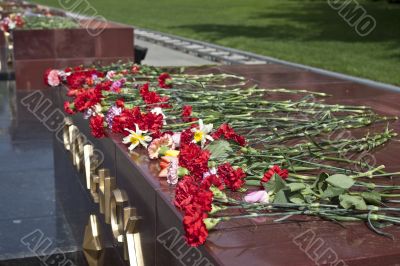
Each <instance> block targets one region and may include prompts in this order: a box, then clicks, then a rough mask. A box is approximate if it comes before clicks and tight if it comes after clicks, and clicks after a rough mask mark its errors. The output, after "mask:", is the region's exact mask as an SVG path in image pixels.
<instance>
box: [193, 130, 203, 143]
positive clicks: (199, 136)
mask: <svg viewBox="0 0 400 266" xmlns="http://www.w3.org/2000/svg"><path fill="white" fill-rule="evenodd" d="M203 136H204V133H203V131H201V130H197V131H196V132H195V133H194V141H196V142H199V141H201V140H202V139H203Z"/></svg>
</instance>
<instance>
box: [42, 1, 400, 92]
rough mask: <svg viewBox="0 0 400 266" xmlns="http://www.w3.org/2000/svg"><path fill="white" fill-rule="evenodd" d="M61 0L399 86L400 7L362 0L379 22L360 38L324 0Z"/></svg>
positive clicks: (111, 16)
mask: <svg viewBox="0 0 400 266" xmlns="http://www.w3.org/2000/svg"><path fill="white" fill-rule="evenodd" d="M35 2H37V3H41V4H46V5H50V6H51V5H53V6H58V3H59V1H56V0H35ZM61 2H64V3H66V2H68V3H69V5H72V3H78V2H82V3H90V4H91V5H92V6H93V7H94V8H95V9H96V11H97V12H98V13H99V14H100V15H103V16H104V17H105V18H107V19H110V20H114V21H118V22H123V23H127V24H131V25H135V26H138V27H142V28H147V29H153V30H157V31H161V32H165V33H171V34H176V35H179V36H184V37H189V38H193V39H196V40H202V41H207V42H211V43H216V44H220V45H224V46H228V47H233V48H237V49H241V50H245V51H250V52H254V53H258V54H262V55H267V56H272V57H276V58H279V59H284V60H288V61H292V62H296V63H302V64H306V65H310V66H315V67H320V68H324V69H328V70H333V71H337V72H341V73H346V74H350V75H354V76H358V77H365V78H369V79H372V80H378V81H383V82H387V83H392V84H396V85H400V75H399V70H400V4H388V3H387V2H386V1H363V0H358V2H359V3H360V4H361V6H362V7H363V8H365V10H366V11H367V13H368V14H369V15H371V16H372V17H374V18H375V20H376V28H375V29H374V30H373V31H372V33H371V34H369V35H368V36H366V37H360V36H359V35H358V34H357V33H356V31H355V29H354V28H353V27H350V26H349V25H348V24H347V22H346V21H344V20H343V19H342V18H341V17H340V16H339V14H338V12H337V11H336V10H333V9H332V8H331V7H330V6H329V5H328V1H326V0H314V1H312V0H308V1H307V0H233V1H232V0H151V1H145V0H141V1H139V0H116V1H109V0H88V2H86V1H80V0H75V1H62V0H61ZM331 2H332V1H331ZM84 8H85V5H84V4H80V6H79V7H78V8H76V9H75V10H73V11H75V12H81V11H80V10H83V9H84ZM116 41H118V40H116Z"/></svg>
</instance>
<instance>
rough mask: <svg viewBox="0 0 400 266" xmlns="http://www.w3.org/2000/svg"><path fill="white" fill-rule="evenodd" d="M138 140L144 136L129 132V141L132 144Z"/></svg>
mask: <svg viewBox="0 0 400 266" xmlns="http://www.w3.org/2000/svg"><path fill="white" fill-rule="evenodd" d="M139 140H144V136H143V135H139V134H136V133H132V134H131V138H130V141H131V143H132V144H137V143H138V142H139Z"/></svg>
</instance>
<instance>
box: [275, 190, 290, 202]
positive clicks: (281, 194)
mask: <svg viewBox="0 0 400 266" xmlns="http://www.w3.org/2000/svg"><path fill="white" fill-rule="evenodd" d="M288 202H289V200H288V198H287V196H286V194H285V191H283V190H280V191H278V192H277V193H276V194H275V198H274V203H288Z"/></svg>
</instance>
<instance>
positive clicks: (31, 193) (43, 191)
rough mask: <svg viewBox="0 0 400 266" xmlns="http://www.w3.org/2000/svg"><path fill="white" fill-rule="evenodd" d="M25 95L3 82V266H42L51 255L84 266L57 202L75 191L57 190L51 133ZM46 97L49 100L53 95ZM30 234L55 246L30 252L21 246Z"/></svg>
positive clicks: (0, 215) (0, 244)
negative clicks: (26, 104)
mask: <svg viewBox="0 0 400 266" xmlns="http://www.w3.org/2000/svg"><path fill="white" fill-rule="evenodd" d="M27 93H28V92H20V91H19V92H18V93H16V91H15V83H14V82H11V81H0V181H1V186H0V265H41V264H43V262H42V263H41V262H40V260H39V259H38V258H37V257H36V256H47V255H49V254H52V253H55V254H65V255H66V257H67V258H71V261H72V262H74V264H75V265H86V263H84V259H83V256H82V254H81V253H77V252H76V251H78V250H79V249H80V245H81V243H80V242H78V241H77V240H76V239H75V238H74V237H73V234H72V230H73V229H71V228H74V227H75V226H74V225H71V224H69V223H68V222H67V219H66V217H65V215H64V210H63V209H62V207H61V204H60V203H59V202H58V201H57V196H58V197H60V195H62V196H63V197H65V198H68V197H66V195H69V194H71V192H70V191H63V190H60V189H57V190H56V188H55V175H54V162H53V147H52V133H51V132H50V131H49V130H47V129H46V127H44V126H43V124H42V123H41V122H40V121H39V120H38V119H37V118H36V117H35V116H34V115H32V114H31V113H30V111H29V110H28V109H27V108H26V107H24V106H23V105H22V104H21V99H22V98H23V97H25V96H26V95H27ZM30 93H31V92H30ZM44 97H46V98H48V99H50V100H51V93H50V91H47V92H46V91H44ZM53 108H54V107H53ZM76 193H79V191H78V192H76ZM81 193H83V191H82V192H81ZM70 198H71V196H70ZM30 233H33V234H35V233H36V234H39V235H40V236H42V240H41V241H44V240H46V241H47V242H44V244H43V247H45V246H47V245H48V244H49V243H51V245H49V248H42V249H41V250H38V252H39V254H36V252H32V249H30V248H29V245H27V244H24V241H21V239H23V237H24V236H27V235H29V234H30ZM53 256H56V255H53ZM50 265H51V264H50Z"/></svg>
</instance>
